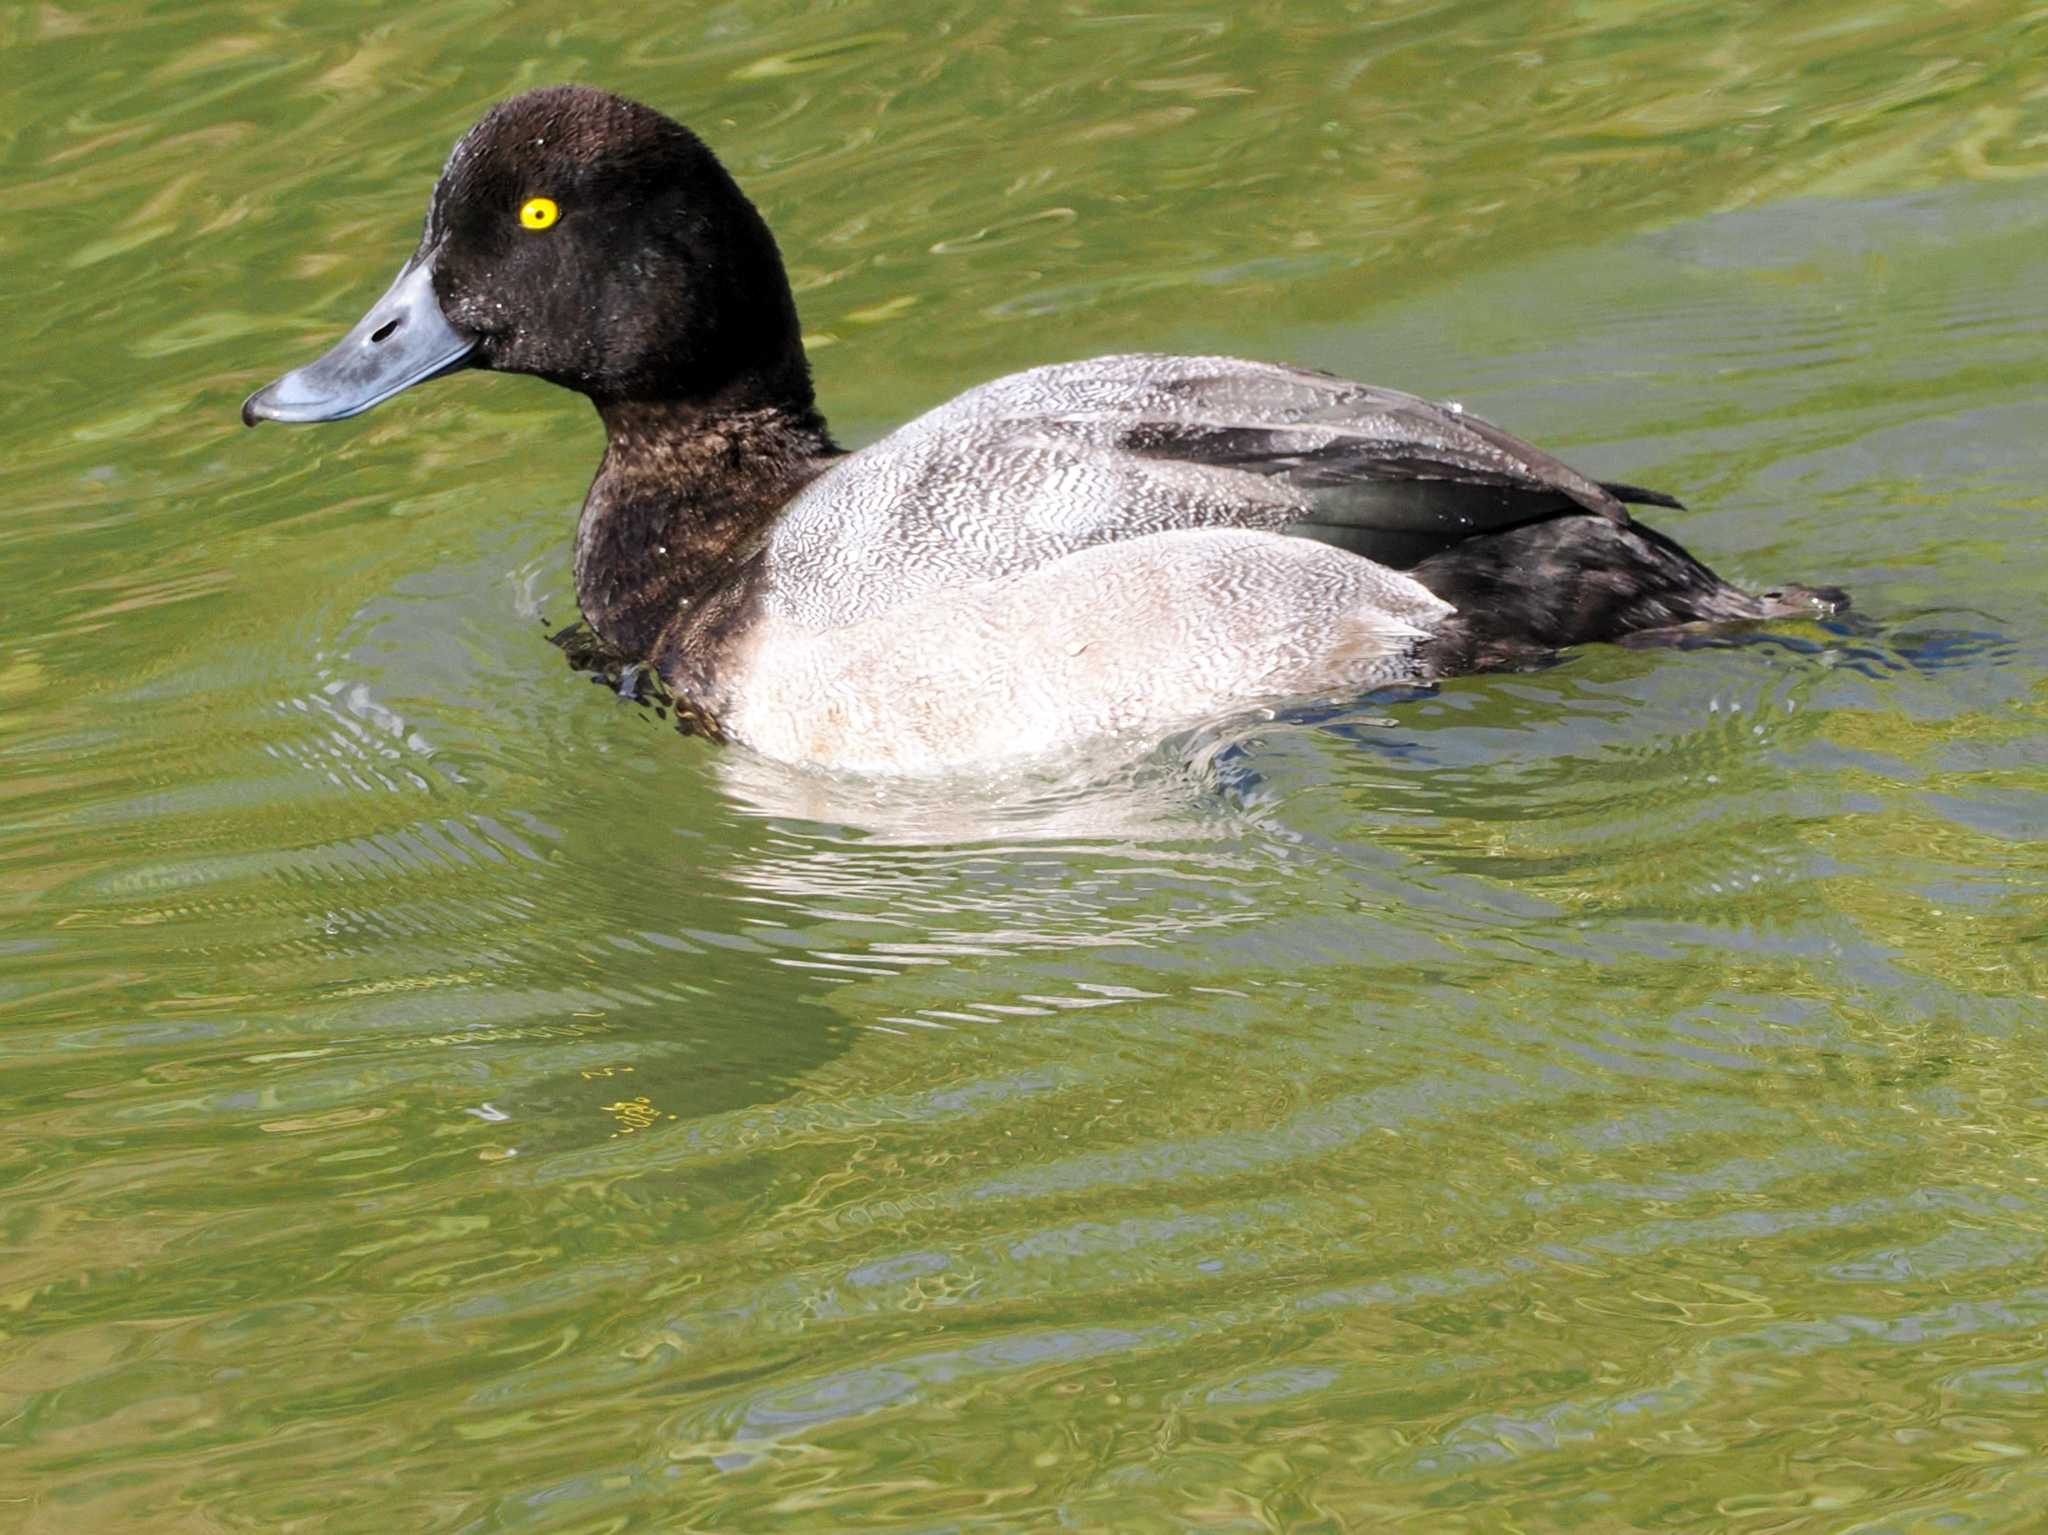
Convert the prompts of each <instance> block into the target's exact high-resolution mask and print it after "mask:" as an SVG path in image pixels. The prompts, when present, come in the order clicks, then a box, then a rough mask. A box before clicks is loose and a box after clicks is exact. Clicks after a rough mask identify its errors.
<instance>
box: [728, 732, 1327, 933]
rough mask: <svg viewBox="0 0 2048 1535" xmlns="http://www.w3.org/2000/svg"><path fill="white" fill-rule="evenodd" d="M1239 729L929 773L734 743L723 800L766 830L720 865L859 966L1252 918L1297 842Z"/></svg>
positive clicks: (1196, 928) (751, 893) (751, 894)
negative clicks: (769, 754) (1272, 819)
mask: <svg viewBox="0 0 2048 1535" xmlns="http://www.w3.org/2000/svg"><path fill="white" fill-rule="evenodd" d="M1239 741H1240V736H1239V735H1238V734H1234V733H1231V732H1227V731H1222V730H1214V731H1209V732H1205V733H1203V735H1201V736H1200V737H1197V738H1191V739H1183V740H1182V741H1181V742H1179V743H1177V744H1176V745H1174V746H1173V747H1170V748H1164V749H1161V750H1159V751H1155V752H1153V753H1151V754H1149V755H1147V756H1146V757H1144V758H1143V759H1140V760H1137V761H1132V760H1129V759H1128V757H1122V758H1119V757H1118V756H1115V755H1113V754H1111V753H1109V752H1107V751H1105V752H1102V753H1098V754H1096V755H1095V756H1093V757H1090V758H1087V759H1069V760H1066V761H1063V762H1062V763H1061V764H1059V765H1058V767H1057V768H1054V769H1048V770H1043V771H1040V772H1039V773H1036V774H1034V775H1028V776H1027V775H1012V776H1006V777H1003V778H977V779H967V778H963V777H953V778H947V779H943V780H940V779H934V780H925V781H918V780H908V779H895V780H881V779H875V778H862V777H858V776H854V775H839V774H826V773H819V772H816V771H811V770H804V769H797V768H791V767H787V766H784V765H782V764H779V763H775V762H772V761H769V760H767V759H764V758H761V757H757V756H755V755H753V754H752V753H748V752H745V751H727V752H724V753H722V754H721V755H720V757H719V758H718V761H717V774H718V779H719V783H720V787H721V788H722V789H723V791H724V793H725V796H726V798H727V801H728V803H729V804H730V805H731V806H732V807H733V808H734V809H735V810H737V811H738V812H739V813H740V814H741V815H743V816H746V817H748V818H759V819H760V820H762V821H765V822H766V823H767V826H766V827H765V828H764V829H762V831H759V832H757V834H756V836H755V837H753V838H751V839H750V844H751V845H750V847H749V850H748V853H747V855H746V856H745V857H743V858H740V859H736V860H734V861H733V862H732V863H731V864H730V865H728V866H727V868H726V870H725V872H726V874H727V875H728V876H729V877H730V878H731V879H732V880H733V882H734V883H736V884H737V885H739V886H740V887H741V888H742V889H743V890H745V891H746V892H747V898H748V899H751V900H753V901H755V902H758V903H759V904H761V905H763V906H767V907H773V908H777V909H779V910H781V911H783V912H786V913H791V914H798V913H800V914H801V915H802V917H803V918H805V919H808V920H807V921H806V922H805V927H806V929H807V936H808V939H809V941H810V942H812V943H813V944H816V945H817V947H815V948H814V949H813V954H814V958H815V960H816V962H818V963H821V964H825V965H828V966H842V967H846V968H849V969H857V970H861V971H865V972H868V973H872V971H873V968H874V967H880V968H882V969H885V970H890V971H895V970H897V969H898V968H899V967H901V966H905V965H913V966H914V965H920V964H923V965H929V964H933V963H943V962H945V961H947V960H948V959H955V958H960V957H964V956H967V955H975V956H988V955H994V954H1019V953H1028V952H1043V951H1046V950H1058V951H1071V950H1075V949H1083V948H1106V947H1115V946H1126V945H1142V946H1150V945H1155V944H1165V943H1170V942H1172V941H1174V940H1176V939H1179V938H1183V937H1186V936H1188V935H1190V934H1193V933H1196V932H1203V931H1213V930H1215V929H1217V928H1219V927H1225V926H1232V925H1235V924H1238V923H1249V922H1256V921H1258V920H1260V918H1261V916H1262V914H1263V913H1264V912H1265V911H1266V910H1268V909H1269V906H1268V901H1267V899H1266V897H1265V894H1264V893H1265V892H1267V891H1268V890H1269V889H1270V887H1271V886H1272V885H1273V883H1274V882H1275V880H1276V879H1278V878H1280V877H1281V876H1282V874H1283V864H1284V862H1285V860H1286V859H1287V857H1288V854H1289V849H1288V846H1287V842H1288V839H1287V837H1286V835H1285V833H1284V832H1282V831H1280V830H1279V829H1278V828H1276V827H1275V826H1273V825H1272V824H1271V823H1269V822H1268V821H1267V819H1266V817H1265V816H1264V814H1263V813H1262V810H1261V806H1260V803H1259V801H1260V794H1261V789H1260V785H1259V783H1258V780H1257V778H1256V776H1255V775H1254V774H1252V773H1251V772H1250V771H1249V769H1248V768H1245V767H1244V766H1243V757H1242V753H1241V752H1240V751H1239V749H1238V743H1239ZM763 832H765V834H762V833H763Z"/></svg>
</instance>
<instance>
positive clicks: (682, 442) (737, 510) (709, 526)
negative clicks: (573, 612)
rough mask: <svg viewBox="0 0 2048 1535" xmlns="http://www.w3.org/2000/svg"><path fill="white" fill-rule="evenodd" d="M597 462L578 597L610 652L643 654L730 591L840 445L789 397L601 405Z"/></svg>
mask: <svg viewBox="0 0 2048 1535" xmlns="http://www.w3.org/2000/svg"><path fill="white" fill-rule="evenodd" d="M597 409H598V415H599V416H600V417H602V418H603V421H604V428H605V435H606V437H607V439H608V440H607V442H606V444H605V452H604V462H603V463H602V464H600V465H599V466H598V470H597V478H596V480H594V481H593V482H592V483H591V487H590V494H589V496H588V497H586V498H585V500H584V502H583V516H582V518H581V520H580V521H579V522H578V524H577V527H576V601H577V605H578V606H579V607H581V608H582V610H583V616H584V618H585V619H586V620H587V621H588V622H589V624H590V626H591V628H593V629H595V630H596V631H597V633H598V635H599V637H600V638H602V639H603V640H604V642H605V643H606V644H607V645H609V646H611V647H612V648H613V649H614V650H616V651H618V652H619V653H620V654H622V655H625V656H630V657H632V658H633V659H635V660H642V659H645V658H647V657H648V656H649V655H650V654H651V653H652V652H653V650H654V648H655V642H656V641H657V640H658V639H660V638H661V636H662V633H663V631H664V630H667V629H670V628H671V627H672V626H675V625H676V624H677V623H678V621H679V620H680V621H681V624H682V625H683V626H684V627H685V628H687V627H689V626H690V625H691V624H692V623H693V621H695V620H696V619H698V618H700V617H706V616H709V615H708V610H709V609H711V608H713V607H714V606H716V605H717V604H718V603H719V600H720V599H721V598H722V597H725V596H726V595H727V594H728V593H729V590H730V588H731V587H732V584H733V582H734V580H735V578H736V576H737V575H738V574H739V572H740V570H741V569H742V567H743V566H744V565H745V564H746V562H747V561H748V560H749V559H750V558H751V557H752V556H753V555H754V553H755V551H756V550H757V549H758V547H759V545H760V541H761V534H762V533H763V532H764V531H765V530H766V529H767V527H768V525H769V524H770V523H772V522H773V521H774V520H775V515H776V513H777V512H779V511H780V510H781V508H782V506H783V503H784V502H786V501H788V500H789V498H790V497H791V496H793V495H795V494H796V492H797V491H798V490H799V489H800V488H801V487H802V486H803V485H804V484H805V483H806V482H807V481H809V480H810V479H812V478H813V477H814V476H816V475H817V474H818V472H819V471H820V470H822V469H823V468H824V466H825V464H826V463H827V462H828V461H829V460H830V459H831V458H832V456H833V455H834V454H836V453H837V452H838V449H836V448H835V447H834V446H833V445H832V440H831V438H830V436H828V435H827V433H826V431H825V422H824V418H823V417H821V416H820V415H819V414H818V412H817V410H816V408H815V407H814V406H813V405H812V404H811V403H810V401H809V399H808V398H807V397H805V396H798V397H797V398H796V399H793V400H792V401H791V402H790V403H787V404H760V403H709V404H707V403H702V402H683V401H644V400H643V401H611V402H600V403H599V404H598V408H597Z"/></svg>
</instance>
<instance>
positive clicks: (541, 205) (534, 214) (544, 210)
mask: <svg viewBox="0 0 2048 1535" xmlns="http://www.w3.org/2000/svg"><path fill="white" fill-rule="evenodd" d="M561 216H562V210H561V209H560V208H557V207H556V206H555V200H554V199H553V198H552V197H529V198H527V199H526V201H525V203H524V204H522V205H521V207H520V209H519V222H520V223H522V224H524V225H525V226H526V227H527V228H528V229H545V228H547V227H548V225H550V224H552V223H554V221H555V220H556V219H558V218H560V217H561Z"/></svg>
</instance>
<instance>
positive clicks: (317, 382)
mask: <svg viewBox="0 0 2048 1535" xmlns="http://www.w3.org/2000/svg"><path fill="white" fill-rule="evenodd" d="M462 367H480V368H494V369H498V370H501V371H504V372H512V373H532V374H535V375H537V376H538V377H541V378H545V379H548V380H550V381H551V382H553V383H557V384H561V385H563V386H564V387H566V388H570V389H574V390H577V391H579V392H581V393H583V394H586V395H589V396H590V397H591V398H592V399H593V400H595V401H596V402H597V403H598V405H599V406H600V408H603V407H606V406H609V405H613V404H619V403H626V402H636V401H647V402H670V401H674V402H685V403H695V404H702V405H712V406H720V407H731V408H741V409H743V408H747V407H751V406H757V405H777V406H783V407H788V408H793V409H795V410H797V411H807V410H808V409H809V407H810V404H811V385H810V375H809V368H808V366H807V364H806V363H805V360H804V354H803V346H802V342H801V340H800V337H799V332H798V328H797V318H796V305H795V302H794V301H793V300H792V299H791V297H790V292H789V282H788V279H787V277H786V276H785V275H784V273H783V268H782V258H781V256H780V254H779V253H778V252H777V250H776V248H775V241H774V238H773V237H772V236H771V235H770V234H769V232H768V226H767V225H766V224H765V223H764V222H763V221H762V219H761V216H760V214H759V213H758V212H756V211H755V209H754V206H753V204H752V203H750V202H748V201H747V199H746V197H745V196H744V195H743V194H742V193H741V192H740V190H739V188H738V187H737V186H736V185H734V183H733V180H732V177H731V176H729V175H728V174H726V171H725V168H724V167H723V166H722V165H720V164H719V163H718V161H717V160H716V159H715V158H714V157H713V155H712V153H711V151H710V150H709V149H707V148H705V147H704V144H703V143H702V141H701V140H699V139H698V138H697V136H696V135H695V134H693V133H691V132H690V131H689V130H688V129H687V128H684V127H683V126H682V125H680V124H679V123H676V122H673V121H671V120H670V119H669V118H667V117H664V116H663V115H662V114H661V113H659V112H656V111H654V110H653V109H652V108H650V107H645V106H642V105H640V104H639V103H638V102H633V101H627V100H625V99H624V98H623V97H619V96H613V95H610V94H608V93H607V92H604V91H597V90H591V89H589V88H587V87H583V86H553V87H549V88H547V89H543V90H536V91H528V92H527V93H526V94H524V95H522V96H515V97H513V98H512V99H511V100H510V101H506V102H503V103H501V104H499V105H498V106H496V107H493V108H492V109H491V110H490V111H489V112H488V113H486V114H485V116H484V117H483V119H482V121H480V122H479V123H477V125H476V126H475V127H474V128H472V129H470V131H469V132H468V133H467V134H465V135H464V136H463V137H462V139H461V141H460V142H459V143H457V144H456V146H455V150H454V152H453V153H452V154H451V155H450V156H449V157H448V164H447V167H446V168H445V169H444V170H443V171H442V173H441V179H440V181H439V183H438V184H437V185H436V186H435V187H434V193H433V198H432V200H431V202H430V203H429V204H428V208H427V222H426V229H425V232H424V233H423V235H422V236H421V239H420V244H419V249H418V250H417V251H415V252H414V254H413V256H412V258H411V259H410V260H409V261H408V262H407V263H406V264H405V266H404V267H403V268H402V269H401V270H400V272H399V274H398V278H397V280H396V281H395V282H394V283H393V284H392V286H391V288H390V289H389V290H388V291H387V292H386V293H385V295H384V296H383V297H382V298H381V299H379V300H378V301H377V303H376V304H375V305H373V306H372V307H371V309H370V311H369V313H367V314H366V315H364V316H363V318H362V320H361V321H360V322H359V323H358V324H357V325H356V327H355V329H353V330H352V331H350V332H349V334H348V335H347V336H345V337H344V338H343V339H342V340H341V342H340V343H339V344H338V345H337V346H335V347H334V349H333V350H332V351H330V352H328V353H327V354H326V355H325V356H324V357H321V358H320V359H318V360H317V361H315V362H312V363H309V364H308V365H307V366H305V367H303V368H299V369H296V370H295V371H293V372H291V373H287V374H286V375H285V376H284V377H283V378H280V379H278V380H277V381H276V382H275V383H273V384H270V385H268V386H266V387H265V388H263V389H260V390H258V391H257V392H256V393H255V394H253V395H251V396H250V397H249V399H248V400H247V402H246V403H245V404H244V405H243V406H242V419H243V420H244V421H246V422H248V423H249V424H250V425H251V426H253V425H255V424H256V422H257V421H258V420H262V419H269V420H275V421H332V420H338V419H340V418H342V417H344V416H352V415H355V414H357V413H358V412H361V411H365V410H368V409H369V408H370V407H371V406H373V405H376V404H378V403H379V402H381V401H383V400H386V399H389V398H390V397H391V396H392V395H394V394H396V393H398V392H399V391H400V390H402V389H405V388H407V387H409V386H411V385H413V384H416V383H419V382H422V381H423V380H425V379H429V378H433V377H436V376H438V375H440V374H442V373H447V372H451V371H453V370H455V369H457V368H462Z"/></svg>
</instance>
